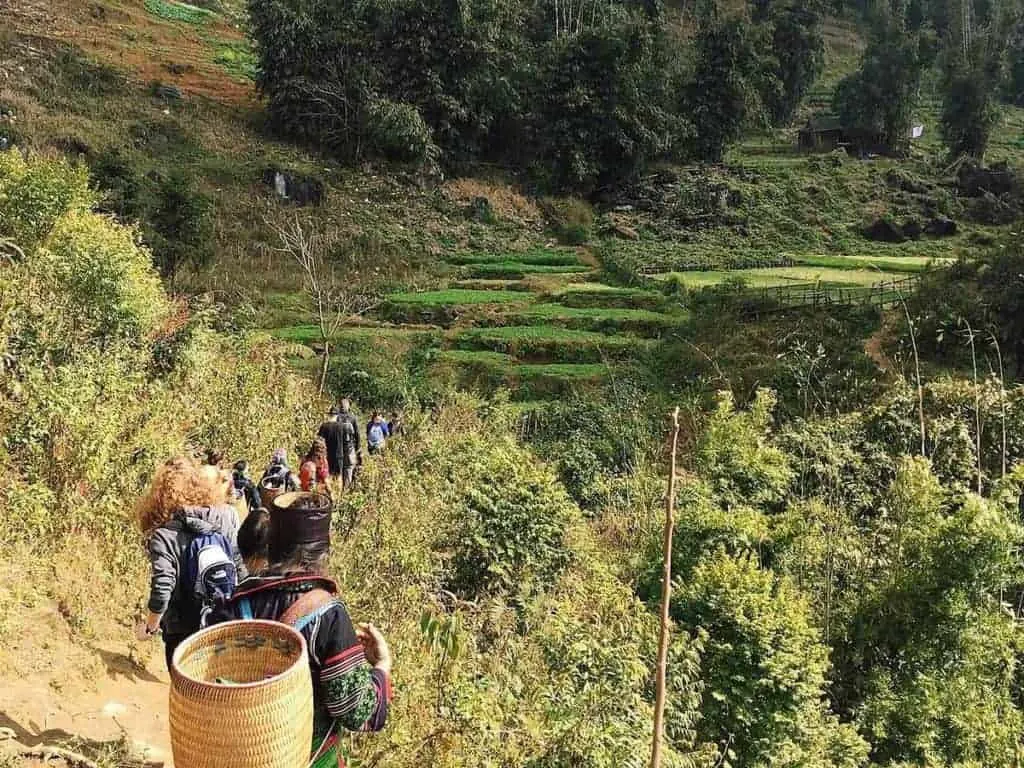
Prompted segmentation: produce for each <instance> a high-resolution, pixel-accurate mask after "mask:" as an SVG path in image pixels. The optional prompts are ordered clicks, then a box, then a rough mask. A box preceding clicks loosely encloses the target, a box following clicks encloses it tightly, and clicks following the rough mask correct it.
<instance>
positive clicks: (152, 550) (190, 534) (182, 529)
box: [148, 504, 246, 635]
mask: <svg viewBox="0 0 1024 768" xmlns="http://www.w3.org/2000/svg"><path fill="white" fill-rule="evenodd" d="M218 531H219V532H220V533H223V534H224V537H225V538H226V539H227V540H228V542H229V543H230V544H231V552H230V553H229V554H230V555H231V557H232V559H234V561H235V568H236V569H237V570H238V578H239V580H241V579H244V578H245V576H246V573H245V566H244V565H243V563H242V557H241V555H240V554H239V553H238V512H237V511H236V510H235V508H234V507H232V506H230V505H227V504H224V505H221V506H216V507H186V508H185V509H183V510H181V511H180V512H178V513H177V514H176V515H175V516H174V517H172V518H171V519H170V520H168V521H167V522H166V523H164V524H163V525H162V526H160V527H159V528H157V529H156V530H155V531H153V533H152V534H151V535H150V537H149V545H148V547H149V562H150V565H151V566H152V568H153V575H152V579H151V581H150V587H149V606H148V607H149V610H150V611H152V612H153V613H159V614H162V618H161V619H160V628H161V629H162V630H163V631H164V634H167V635H184V634H191V633H193V632H195V631H197V630H198V629H199V611H200V608H201V606H200V604H199V602H198V601H197V600H196V599H195V598H194V597H193V596H192V594H191V593H190V587H191V585H188V584H183V583H182V578H181V575H182V574H181V566H182V560H183V558H184V556H185V553H186V552H187V551H188V547H189V544H191V543H192V539H193V538H195V537H196V536H200V535H203V534H209V533H215V532H218Z"/></svg>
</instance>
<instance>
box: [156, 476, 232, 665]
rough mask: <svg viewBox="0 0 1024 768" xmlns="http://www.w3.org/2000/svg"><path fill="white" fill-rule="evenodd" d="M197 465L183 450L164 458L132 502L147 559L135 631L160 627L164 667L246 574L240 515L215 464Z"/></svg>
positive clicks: (158, 629)
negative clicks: (142, 609) (142, 607)
mask: <svg viewBox="0 0 1024 768" xmlns="http://www.w3.org/2000/svg"><path fill="white" fill-rule="evenodd" d="M201 469H210V468H209V467H202V468H201V467H199V466H198V465H197V464H196V463H195V461H193V460H192V459H190V458H188V457H186V456H178V457H175V458H173V459H170V460H169V461H167V462H166V463H165V464H164V465H163V466H161V467H160V468H159V469H158V470H157V472H156V475H155V476H154V478H153V482H152V484H151V486H150V488H149V490H148V491H147V493H146V495H145V496H143V497H142V498H141V499H140V500H139V502H138V504H137V505H136V514H137V516H138V521H139V527H140V528H141V529H142V532H143V535H144V536H145V538H146V546H147V549H148V551H149V562H150V565H151V567H152V578H151V581H150V590H149V602H148V606H147V607H148V611H149V612H148V614H147V616H146V618H145V620H144V621H143V622H142V624H141V625H140V626H139V627H138V632H137V634H138V636H139V638H140V639H143V638H148V637H151V636H153V635H155V634H158V633H162V635H163V641H164V656H165V660H166V662H167V668H168V669H170V668H171V659H172V657H173V655H174V650H175V648H177V647H178V645H179V644H180V643H181V642H182V641H183V640H184V639H185V638H186V637H188V636H189V635H191V634H192V633H193V632H196V631H197V630H198V629H199V628H200V626H201V624H202V621H203V618H204V615H205V614H207V613H208V612H209V609H210V608H212V606H213V605H214V604H215V603H216V602H218V601H223V600H226V599H227V597H228V596H230V594H231V593H232V591H233V590H234V587H235V582H236V579H237V578H238V577H239V576H244V574H245V566H244V565H243V563H242V560H241V557H240V556H239V553H238V544H237V533H238V516H237V514H236V512H235V509H234V507H231V506H229V505H228V504H227V500H226V492H227V488H226V487H225V484H224V483H223V482H221V479H220V477H219V472H218V473H216V474H215V473H211V472H209V471H200V470H201ZM200 554H202V562H200Z"/></svg>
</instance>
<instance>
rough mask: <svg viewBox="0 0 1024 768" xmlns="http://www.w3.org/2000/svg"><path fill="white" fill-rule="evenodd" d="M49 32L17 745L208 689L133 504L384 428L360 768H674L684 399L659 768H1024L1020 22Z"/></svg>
mask: <svg viewBox="0 0 1024 768" xmlns="http://www.w3.org/2000/svg"><path fill="white" fill-rule="evenodd" d="M14 4H15V6H16V7H15V8H14V9H13V10H12V16H11V18H12V25H11V29H10V30H9V31H5V30H0V73H3V74H4V75H5V77H0V435H2V442H0V472H2V473H3V477H4V478H5V481H4V482H3V483H0V509H2V510H3V512H2V519H3V520H4V522H5V523H6V529H7V530H6V536H5V538H4V541H5V545H6V546H5V557H4V558H2V560H3V561H4V562H3V563H2V564H0V689H3V690H11V691H20V693H18V696H19V697H21V698H16V697H15V695H13V694H12V696H11V701H10V703H5V702H4V701H0V727H3V728H10V729H11V731H12V733H13V734H14V736H15V737H24V739H19V740H24V741H26V742H33V743H30V744H28V746H31V747H34V746H36V745H37V744H39V743H41V741H42V740H43V739H44V738H46V737H47V734H52V731H53V730H54V729H53V728H51V729H50V730H49V731H46V726H45V724H44V725H41V726H39V727H36V725H33V723H35V722H36V720H37V719H38V720H39V722H44V721H43V720H42V718H39V717H38V716H37V715H36V714H35V710H32V709H31V706H34V704H30V703H24V702H32V701H44V702H45V704H44V705H41V706H45V712H44V714H46V716H47V717H49V716H50V715H49V713H50V711H51V710H52V712H54V713H56V714H55V715H54V716H55V717H56V718H57V722H62V723H63V722H64V721H62V720H60V717H63V716H64V715H65V714H67V713H68V712H71V711H79V710H80V711H89V707H91V706H92V704H91V703H90V704H88V705H87V704H85V703H83V702H91V701H92V699H90V698H89V697H90V695H91V694H90V691H91V690H92V689H94V688H95V687H97V686H99V685H101V684H102V683H104V682H105V681H106V678H107V677H110V678H111V679H112V680H113V681H114V684H116V685H123V686H126V687H127V686H128V683H129V682H130V681H134V680H135V679H136V678H137V679H139V680H143V681H148V683H152V684H155V685H157V686H158V692H159V696H160V697H165V696H166V691H165V688H164V687H161V686H163V685H164V682H163V679H162V678H157V677H154V676H153V675H152V674H151V672H148V671H147V670H153V669H156V668H157V667H159V661H158V660H157V659H156V657H157V656H158V655H159V654H158V653H157V652H156V651H155V650H154V649H153V647H152V644H151V645H149V646H147V645H146V644H145V643H141V642H136V641H134V640H127V639H126V638H127V637H128V635H129V633H130V630H129V627H130V626H131V625H132V621H133V619H134V618H135V616H134V612H135V611H136V608H138V607H139V606H137V604H136V603H137V600H138V597H139V595H141V594H143V590H144V585H145V583H146V580H147V562H146V558H145V552H144V550H143V548H142V546H141V544H140V541H139V534H138V532H137V529H136V528H134V527H133V525H132V522H131V519H130V518H131V514H130V510H131V507H132V503H133V501H134V499H136V498H137V497H138V496H139V494H140V493H141V492H142V491H143V489H144V488H145V487H146V484H147V482H148V480H149V478H150V477H151V476H152V473H153V471H154V468H155V467H157V466H159V465H160V464H161V463H162V462H163V461H164V460H165V459H166V458H167V457H168V456H172V455H175V454H178V453H182V452H197V451H201V450H204V449H206V448H210V447H215V448H218V449H222V450H224V451H226V452H227V454H228V455H229V456H231V457H232V458H241V457H245V458H248V459H249V460H250V461H251V462H253V463H254V464H255V463H259V462H262V461H263V460H264V458H265V457H267V456H269V455H270V453H271V451H273V450H274V449H275V448H278V447H280V446H286V447H287V450H288V451H289V452H290V453H291V454H292V455H295V454H296V453H302V452H305V450H306V448H307V447H308V444H309V441H310V439H311V437H312V436H313V435H314V434H315V431H316V428H317V426H318V425H319V423H320V421H321V420H322V418H323V417H324V415H325V414H326V413H327V409H328V407H329V406H330V405H331V404H333V403H335V402H337V400H338V399H340V398H341V397H351V398H353V400H354V402H355V404H356V407H357V409H359V410H360V411H361V412H362V414H365V413H366V412H368V411H370V410H378V409H379V410H387V411H388V412H390V411H401V412H402V413H403V416H404V422H405V434H404V435H403V436H402V437H401V439H395V440H394V441H393V444H392V445H390V446H389V447H388V449H387V451H386V452H385V453H384V455H383V456H380V457H371V458H368V459H367V461H366V462H365V465H364V469H363V473H362V476H361V478H360V482H359V484H358V486H357V487H356V488H355V489H354V490H351V491H349V492H347V493H346V494H344V495H342V496H340V497H339V498H337V499H336V500H335V506H334V510H333V511H334V530H333V536H334V542H333V551H332V556H331V575H332V576H333V577H335V578H336V579H337V580H338V583H339V586H340V588H341V590H342V593H343V595H344V598H345V602H346V604H347V606H348V608H349V610H350V612H351V613H352V615H353V616H357V617H360V619H362V617H370V618H372V620H373V621H374V622H375V623H377V624H378V625H379V626H380V627H381V628H382V629H383V630H384V631H385V632H386V633H387V635H388V637H389V639H390V641H391V643H392V645H393V647H394V651H395V657H396V662H395V675H394V681H395V694H396V695H395V700H394V704H393V708H392V711H391V714H390V716H389V718H390V719H389V724H388V727H387V728H386V729H385V730H384V731H383V732H381V733H379V734H372V735H371V734H359V735H353V736H352V737H351V738H350V739H347V740H346V741H345V752H346V753H347V759H348V764H349V765H350V766H351V767H352V768H359V767H365V768H368V767H369V766H395V767H398V768H401V767H404V766H414V765H423V764H431V765H439V766H450V767H451V768H455V767H456V766H466V767H467V768H469V767H473V768H476V767H477V766H494V767H495V768H498V767H501V768H504V767H506V766H526V767H527V768H569V767H570V766H572V767H573V768H577V767H580V768H612V767H613V766H614V767H616V768H620V767H622V766H641V765H647V764H648V760H649V756H650V750H651V743H652V738H653V736H654V725H653V715H654V707H655V700H656V682H655V672H654V670H655V667H656V657H657V645H658V632H659V626H658V611H659V608H660V606H659V601H660V599H661V595H662V591H661V590H662V581H661V579H662V573H663V571H662V569H663V566H664V562H663V552H664V550H663V541H662V538H661V536H662V529H661V526H662V524H663V520H664V508H665V502H666V498H665V497H666V487H667V474H668V470H667V466H668V461H669V454H668V449H667V447H666V445H667V443H666V436H667V435H668V434H669V426H670V425H669V420H668V419H667V418H666V416H667V414H668V413H671V412H672V410H673V409H674V408H676V407H679V408H680V409H681V423H682V428H681V431H680V434H679V448H678V454H677V457H676V458H677V460H678V464H679V468H678V472H677V482H676V493H675V496H674V497H673V499H672V502H673V504H674V508H675V527H674V529H673V530H672V532H671V533H672V537H671V538H672V544H673V555H672V559H671V567H672V582H671V588H672V589H671V601H670V605H669V615H670V619H671V621H670V630H671V643H670V646H669V651H668V667H667V686H666V717H665V751H664V753H663V756H662V765H664V766H667V767H672V768H726V767H731V768H768V766H771V767H772V768H783V767H788V768H797V767H805V768H830V767H832V768H861V767H865V766H886V767H888V768H910V767H911V766H913V767H915V768H932V767H933V766H948V767H950V768H982V767H984V768H997V767H1003V766H1005V768H1013V767H1015V766H1018V765H1020V764H1021V760H1022V754H1024V746H1022V733H1024V642H1022V634H1021V626H1022V624H1021V622H1022V620H1024V619H1022V617H1024V559H1022V545H1024V511H1022V510H1024V506H1022V503H1021V499H1022V498H1024V385H1022V383H1021V382H1022V381H1024V244H1022V242H1021V238H1020V235H1019V234H1018V229H1017V228H1018V227H1019V226H1020V220H1021V218H1022V216H1024V186H1022V185H1021V183H1020V180H1019V178H1018V176H1017V171H1016V168H1017V166H1018V165H1019V162H1020V160H1021V158H1022V154H1021V152H1022V148H1024V117H1022V114H1024V113H1022V112H1021V111H1020V107H1021V106H1022V104H1024V102H1022V99H1024V7H1018V6H1014V5H1013V4H1010V5H999V4H996V3H991V2H986V1H985V0H975V1H974V2H961V3H956V4H953V3H948V2H944V1H943V0H937V1H936V2H930V0H911V1H910V2H909V3H907V4H905V5H904V4H895V3H894V4H887V3H881V4H862V3H858V4H854V5H848V4H844V3H842V2H836V3H832V4H830V5H829V4H818V3H814V2H807V3H781V2H775V1H774V0H757V2H755V3H754V4H752V5H745V4H740V3H733V4H726V3H714V2H712V3H706V2H701V3H696V4H694V5H693V6H692V7H691V5H690V4H687V5H685V6H683V5H680V4H663V3H661V2H659V1H658V0H645V2H642V3H629V2H626V3H612V2H599V1H597V0H588V1H586V2H584V1H583V0H572V1H570V0H539V1H538V2H532V3H530V2H524V1H523V0H505V2H500V3H499V2H495V1H494V0H467V1H465V2H455V1H454V0H400V1H399V2H380V1H379V0H366V1H365V2H362V3H339V2H333V1H331V0H250V2H249V3H248V4H247V6H245V7H243V5H242V4H241V3H237V2H231V0H220V1H216V0H209V2H204V3H202V4H201V5H185V4H181V3H175V2H171V1H170V0H145V2H143V3H137V2H132V3H128V2H121V1H120V0H117V1H115V0H104V2H100V3H81V4H79V3H77V0H75V2H74V3H73V4H72V5H73V7H72V8H71V10H70V11H69V14H70V16H69V19H70V21H69V22H68V24H69V25H70V26H68V27H61V30H60V36H59V37H60V39H52V40H51V39H50V38H49V37H47V35H49V34H50V33H49V32H46V31H45V30H44V27H45V26H46V24H45V23H44V21H43V20H44V19H46V18H48V17H47V16H46V15H45V14H40V12H39V10H38V8H37V7H36V6H37V5H38V4H36V3H29V2H25V3H23V4H22V3H21V2H20V0H15V3H14ZM96 8H100V9H102V13H100V12H98V11H96V10H95V9H96ZM46 23H49V22H48V21H47V22H46ZM58 23H60V24H63V23H64V22H60V21H58ZM75 25H78V27H80V28H75ZM82 30H88V34H87V33H86V32H84V31H82ZM90 36H91V37H92V38H93V39H94V40H96V41H99V42H98V43H96V45H95V47H94V48H90V47H88V40H87V38H89V37H90ZM68 40H74V41H76V43H77V44H78V45H79V46H81V47H72V46H69V44H68V42H67V41H68ZM132 51H135V53H131V52H132ZM132 56H136V57H137V58H132ZM168 59H170V60H168ZM189 67H191V69H189ZM154 73H155V74H154ZM175 78H177V79H175ZM227 82H230V83H233V84H232V85H230V87H229V86H225V85H224V83H227ZM190 89H191V90H190ZM172 90H173V91H175V92H177V95H176V96H175V95H173V94H172ZM826 117H827V118H828V120H829V121H832V122H831V123H829V124H830V125H832V126H833V128H830V129H829V130H838V129H835V128H834V126H839V127H840V128H841V131H842V137H841V140H839V141H837V143H836V145H835V146H827V147H818V146H814V147H808V146H805V145H803V139H802V138H801V136H803V135H804V134H805V133H808V134H809V135H810V136H811V139H812V141H816V140H817V139H815V136H816V135H817V134H815V132H814V130H813V126H814V125H817V124H819V122H820V124H822V125H824V124H825V123H824V118H826ZM922 125H923V126H924V135H923V137H922V136H920V135H915V133H914V128H915V127H917V126H922ZM805 126H806V127H805ZM823 130H824V129H823ZM986 162H988V165H986ZM294 185H298V187H296V186H294ZM296 188H301V190H302V193H301V195H300V194H297V193H295V192H294V191H292V190H294V189H296ZM300 198H301V199H300ZM307 198H308V199H307ZM29 625H33V626H35V625H38V626H41V627H43V628H45V630H46V634H47V640H46V642H45V643H34V642H28V641H26V640H25V639H24V636H25V634H26V633H25V627H26V626H29ZM111 659H116V664H115V662H112V661H111ZM118 665H119V666H118ZM115 669H116V670H122V671H120V672H119V673H118V674H121V675H122V676H123V677H118V675H117V674H115V673H114V671H112V670H115ZM125 669H127V670H130V674H125V673H124V672H123V670H125ZM147 674H148V675H149V678H152V680H150V679H149V678H147V677H146V675H147ZM133 684H134V682H133ZM106 690H109V689H106ZM24 691H27V693H25V694H24V696H22V693H24ZM125 696H126V697H128V696H129V694H127V693H126V694H125ZM0 698H3V697H0ZM159 700H160V701H165V698H160V699H159ZM161 706H162V705H161ZM19 707H22V709H19ZM138 708H141V706H140V707H138ZM147 714H151V713H147ZM160 714H161V715H162V714H163V713H162V712H161V713H160ZM68 717H69V718H70V719H69V720H68V722H71V723H74V722H75V721H74V718H73V717H70V715H69V716H68ZM93 719H94V720H96V719H102V718H93ZM50 722H53V721H50ZM15 726H17V727H15ZM60 727H61V728H64V727H65V726H64V725H61V726H60ZM71 727H72V726H68V728H71ZM75 727H80V728H82V729H83V731H82V733H77V732H75V733H69V734H68V738H69V739H70V738H71V737H72V736H79V737H81V739H82V740H83V743H85V744H86V747H89V746H90V743H89V739H92V740H93V741H94V742H95V743H92V745H91V746H92V752H90V756H91V757H92V758H95V760H96V762H97V764H98V765H102V766H103V768H114V767H115V766H124V765H137V764H138V757H139V756H138V755H137V754H132V750H133V747H132V744H131V741H132V739H131V737H132V734H131V733H127V730H128V729H127V728H122V729H121V730H122V733H121V736H120V737H118V738H110V739H108V737H107V736H105V735H104V736H102V737H100V736H97V735H95V734H92V733H88V734H87V733H86V731H85V730H84V729H87V728H95V727H96V726H95V725H78V726H75ZM22 730H23V731H24V733H22ZM33 731H34V732H33ZM44 731H45V733H44ZM86 736H88V737H89V739H86ZM72 741H73V740H72ZM100 742H102V743H100ZM69 743H70V742H69ZM75 743H78V742H75ZM23 765H25V764H24V763H22V762H20V761H19V760H18V758H16V757H14V756H11V757H10V758H8V757H7V756H6V753H5V752H3V751H0V766H3V767H4V768H8V766H10V767H11V768H22V766H23Z"/></svg>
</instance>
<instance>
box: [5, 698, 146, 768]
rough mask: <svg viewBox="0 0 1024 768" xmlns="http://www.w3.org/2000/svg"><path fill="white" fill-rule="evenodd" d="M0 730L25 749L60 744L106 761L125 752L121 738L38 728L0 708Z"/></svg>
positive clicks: (131, 764) (129, 763)
mask: <svg viewBox="0 0 1024 768" xmlns="http://www.w3.org/2000/svg"><path fill="white" fill-rule="evenodd" d="M0 731H9V732H10V734H13V739H14V741H15V742H17V744H19V745H21V746H23V747H26V748H28V749H34V748H37V747H38V748H42V747H61V748H64V749H68V750H71V751H72V752H77V753H78V754H80V755H82V756H83V757H87V758H89V759H90V760H97V761H99V760H103V761H104V762H105V763H106V764H109V761H110V760H111V757H112V756H118V755H124V754H126V752H125V743H124V742H123V741H122V740H121V739H111V740H110V741H96V740H93V739H86V738H83V737H81V736H78V735H76V734H74V733H68V732H67V731H65V730H63V729H61V728H48V729H47V730H45V731H41V730H39V725H38V724H37V723H35V722H33V721H31V720H29V721H28V722H27V723H26V724H25V725H22V724H20V723H18V722H17V721H16V720H14V718H12V717H10V716H9V715H8V714H7V713H6V712H0ZM115 760H116V764H117V765H119V766H123V768H162V766H163V765H164V764H163V763H162V762H161V763H154V762H144V761H142V760H136V759H129V758H115Z"/></svg>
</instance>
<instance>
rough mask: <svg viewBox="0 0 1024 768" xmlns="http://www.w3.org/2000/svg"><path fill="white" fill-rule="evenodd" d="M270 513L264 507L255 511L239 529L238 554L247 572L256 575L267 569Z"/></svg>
mask: <svg viewBox="0 0 1024 768" xmlns="http://www.w3.org/2000/svg"><path fill="white" fill-rule="evenodd" d="M269 534H270V512H268V511H267V510H266V508H264V507H259V508H258V509H255V510H253V512H252V514H250V515H249V516H248V517H247V518H246V519H245V522H244V523H242V525H241V526H240V527H239V529H238V554H239V555H240V556H241V557H242V562H244V563H245V570H246V571H247V572H248V573H250V574H252V575H256V574H258V573H261V572H262V571H264V570H266V568H267V546H268V545H269Z"/></svg>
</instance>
